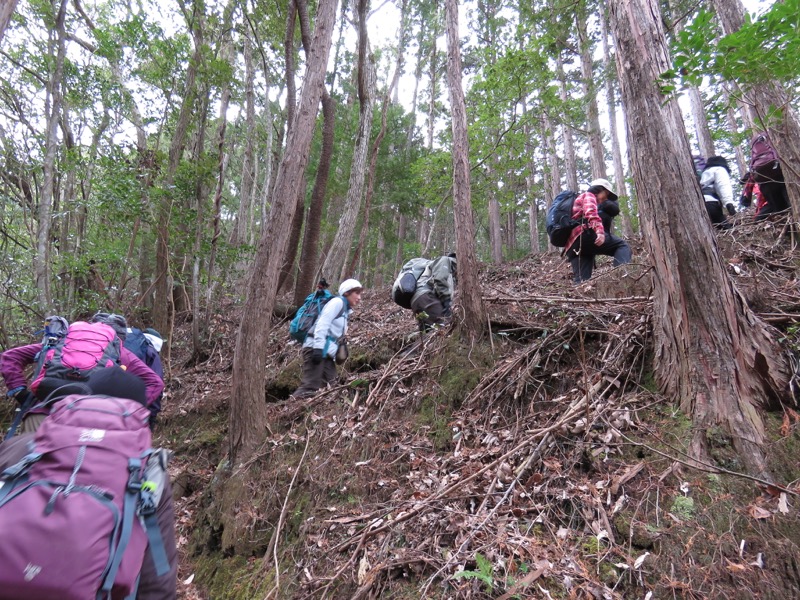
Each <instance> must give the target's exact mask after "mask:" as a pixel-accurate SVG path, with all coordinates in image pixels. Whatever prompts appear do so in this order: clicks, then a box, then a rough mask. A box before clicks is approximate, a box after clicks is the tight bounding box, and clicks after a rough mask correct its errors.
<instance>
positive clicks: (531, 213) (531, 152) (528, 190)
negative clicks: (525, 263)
mask: <svg viewBox="0 0 800 600" xmlns="http://www.w3.org/2000/svg"><path fill="white" fill-rule="evenodd" d="M527 104H528V103H527V102H525V103H523V106H522V110H523V115H524V116H525V151H526V153H527V155H528V172H527V174H526V175H525V197H526V198H527V199H528V231H529V234H530V239H531V245H530V251H531V254H539V252H541V251H542V249H541V246H540V245H539V203H538V201H537V199H536V197H535V196H534V183H535V181H536V148H534V146H533V142H532V138H533V134H534V130H533V128H532V126H531V123H530V121H529V120H528V106H527ZM546 170H547V169H543V171H546Z"/></svg>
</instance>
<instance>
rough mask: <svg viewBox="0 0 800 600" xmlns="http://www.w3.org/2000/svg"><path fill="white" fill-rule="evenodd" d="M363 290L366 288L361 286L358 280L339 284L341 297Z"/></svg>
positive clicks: (347, 280)
mask: <svg viewBox="0 0 800 600" xmlns="http://www.w3.org/2000/svg"><path fill="white" fill-rule="evenodd" d="M363 289H364V286H362V285H361V283H360V282H359V281H358V279H345V280H344V281H343V282H342V283H341V284H339V295H340V296H344V295H345V294H346V293H347V292H352V291H353V290H363Z"/></svg>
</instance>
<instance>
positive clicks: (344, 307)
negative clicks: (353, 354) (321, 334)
mask: <svg viewBox="0 0 800 600" xmlns="http://www.w3.org/2000/svg"><path fill="white" fill-rule="evenodd" d="M339 298H341V299H342V310H340V311H339V314H338V315H336V317H335V318H334V319H333V321H335V320H336V319H338V318H339V317H341V316H342V315H344V320H345V322H346V321H347V309H348V308H350V303H349V302H348V301H347V298H345V297H344V296H339ZM333 321H331V323H333ZM345 329H347V324H346V323H345ZM338 339H339V338H337V337H333V336H332V335H329V336H326V337H325V346H324V347H323V348H322V356H323V357H325V356H328V346H330V345H331V342H335V341H336V340H338Z"/></svg>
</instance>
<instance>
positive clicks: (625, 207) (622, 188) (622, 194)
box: [600, 6, 633, 238]
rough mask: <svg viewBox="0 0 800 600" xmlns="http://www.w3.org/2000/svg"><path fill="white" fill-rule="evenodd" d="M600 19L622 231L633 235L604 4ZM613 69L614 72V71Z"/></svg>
mask: <svg viewBox="0 0 800 600" xmlns="http://www.w3.org/2000/svg"><path fill="white" fill-rule="evenodd" d="M602 13H603V14H602V18H601V19H600V36H601V37H602V38H603V71H604V72H605V73H606V97H607V99H608V128H609V130H610V133H611V156H612V157H613V158H614V179H613V182H614V186H615V187H616V190H615V191H616V192H617V196H619V200H620V204H622V211H621V212H622V232H623V233H624V234H625V237H627V238H630V237H632V236H633V224H632V223H631V212H632V210H633V206H632V205H631V201H630V196H629V195H628V185H627V183H626V182H625V170H624V167H623V165H622V149H621V144H620V143H619V130H618V129H617V94H616V82H617V78H616V77H615V75H616V70H615V69H614V64H613V62H612V59H611V51H610V49H609V46H608V10H607V7H606V6H604V8H603V11H602ZM612 70H613V72H612Z"/></svg>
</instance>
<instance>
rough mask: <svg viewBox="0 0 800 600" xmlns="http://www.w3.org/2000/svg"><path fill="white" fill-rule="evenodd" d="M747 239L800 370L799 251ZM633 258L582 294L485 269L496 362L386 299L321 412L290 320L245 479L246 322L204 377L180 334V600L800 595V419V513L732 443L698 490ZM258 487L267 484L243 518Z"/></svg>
mask: <svg viewBox="0 0 800 600" xmlns="http://www.w3.org/2000/svg"><path fill="white" fill-rule="evenodd" d="M734 231H735V237H734V235H732V234H731V233H724V234H720V238H719V241H720V247H721V249H722V250H723V252H724V254H725V259H726V264H727V268H728V269H729V270H730V273H731V275H732V276H733V277H734V278H735V280H736V282H737V286H738V288H739V289H740V290H741V292H742V293H743V294H744V296H745V297H746V298H747V300H748V302H749V304H750V305H751V307H752V308H753V309H754V310H755V311H756V312H757V313H758V314H759V315H761V317H762V318H764V319H765V320H767V321H768V322H770V323H771V324H772V325H773V326H775V327H776V335H777V336H778V337H779V338H780V339H781V342H782V344H783V346H784V348H785V350H786V352H787V353H789V354H790V355H791V356H792V357H794V356H796V355H797V350H798V348H800V339H799V338H798V331H799V328H798V325H797V323H798V322H800V321H799V319H800V289H798V281H797V277H796V275H797V268H798V260H797V254H796V252H794V250H793V247H792V242H791V239H790V238H789V237H788V236H787V235H786V232H785V230H784V229H783V227H782V225H781V224H780V223H764V224H759V225H753V224H746V223H740V224H739V225H738V226H737V228H736V229H735V230H734ZM634 253H635V256H634V261H635V262H634V264H631V265H626V266H624V267H620V268H612V267H611V266H610V264H608V263H603V264H600V265H599V268H598V269H597V270H596V276H595V278H594V279H593V280H592V281H591V282H589V283H587V284H583V285H582V286H579V287H577V288H576V287H574V286H573V285H572V284H571V283H570V281H569V267H568V265H566V264H565V263H564V262H562V261H561V260H560V259H559V258H558V256H557V255H544V256H540V257H532V258H528V259H525V260H522V261H519V262H515V263H509V264H504V265H502V266H485V267H484V268H483V270H482V273H481V281H482V286H483V289H482V290H481V293H482V294H483V296H484V298H485V300H486V303H487V306H488V308H489V312H490V317H489V318H490V321H491V326H492V335H491V337H490V338H489V337H487V339H485V340H481V341H479V342H475V343H472V342H470V341H469V338H468V337H467V336H466V335H465V334H464V333H463V331H462V328H461V326H460V319H459V314H458V312H457V313H456V316H455V318H454V322H453V323H452V324H451V325H450V326H448V327H445V328H442V329H440V330H438V331H436V332H434V333H432V334H429V335H427V336H426V337H425V338H424V339H422V340H420V339H419V336H418V334H417V328H416V324H415V322H414V320H413V317H412V316H411V313H410V311H405V310H403V309H401V308H400V307H398V306H396V305H394V304H393V303H391V300H390V299H389V290H388V286H384V287H383V288H381V289H374V290H368V291H367V292H366V293H365V295H364V302H363V303H362V306H361V307H360V308H359V310H358V312H357V313H356V314H355V318H354V319H353V320H352V321H351V332H350V335H349V344H350V349H351V354H350V358H349V360H348V362H347V363H346V364H345V367H344V369H342V370H341V371H340V374H341V377H340V380H339V382H338V385H336V386H334V387H332V388H329V389H328V390H326V391H323V392H320V393H319V394H318V395H317V396H315V397H314V398H311V399H308V400H304V401H289V400H287V398H288V395H289V393H290V392H291V391H292V390H293V389H294V387H296V385H297V384H298V382H299V374H300V358H299V347H298V346H297V345H296V344H294V343H289V341H288V334H287V324H286V322H285V321H282V322H278V320H277V319H276V320H275V321H274V323H273V325H274V327H273V328H272V330H271V331H265V335H267V336H269V340H270V343H271V344H272V346H273V347H274V349H275V350H274V352H273V353H272V355H271V357H270V361H269V364H268V365H267V380H266V388H265V401H266V402H268V403H269V410H270V425H269V428H268V430H267V431H265V432H264V444H263V447H262V448H261V450H260V451H259V452H258V453H257V455H256V456H255V457H254V458H253V459H252V460H251V461H249V462H248V463H247V464H244V465H236V466H231V465H229V464H228V463H227V462H226V449H227V446H226V429H227V407H228V405H229V402H230V398H229V394H230V377H231V366H232V360H233V344H234V340H235V335H236V330H237V324H238V319H239V318H240V314H239V312H238V309H237V308H236V305H235V304H233V303H232V304H231V307H230V310H229V311H226V313H225V314H223V315H218V316H216V317H215V318H214V319H213V331H212V344H211V346H210V347H209V356H210V358H208V359H207V360H206V361H204V362H202V363H201V364H194V365H190V364H189V363H188V348H189V343H188V335H189V327H188V325H185V327H184V326H182V327H181V328H180V329H179V330H177V331H176V334H175V336H174V339H173V340H172V341H173V344H174V351H173V353H174V357H175V358H176V360H175V362H174V364H173V371H172V379H171V382H170V385H169V390H168V396H167V400H166V401H165V406H166V408H165V414H164V419H163V421H162V425H161V429H160V432H159V436H158V437H159V441H160V443H162V444H164V445H166V446H169V447H171V448H172V449H174V450H175V453H176V459H175V462H174V463H173V465H172V470H173V477H174V480H175V484H176V485H175V488H176V489H175V492H176V496H177V498H178V526H179V543H180V547H181V553H182V567H181V574H180V582H179V587H180V590H181V597H182V598H209V599H213V600H221V599H224V598H225V599H227V598H231V599H247V600H249V599H262V598H279V599H289V598H337V599H339V598H363V599H366V598H387V599H388V598H393V599H412V598H413V599H417V598H448V599H462V598H464V599H466V598H470V599H472V598H502V599H504V600H505V599H509V598H598V599H599V598H638V599H641V598H752V597H759V598H790V597H800V567H799V566H798V565H800V547H799V546H798V543H799V542H800V526H798V510H797V507H798V505H800V502H798V498H797V495H796V494H797V491H798V489H800V488H798V486H797V485H796V481H797V480H798V478H800V465H798V458H797V456H798V452H797V447H798V444H797V442H798V434H797V421H798V416H797V413H795V412H794V411H793V410H792V408H791V407H792V405H793V401H792V400H791V399H790V398H787V399H786V407H785V410H784V411H783V412H781V413H775V414H771V415H769V416H768V418H767V423H768V427H769V430H770V439H771V443H770V449H769V452H770V457H771V461H772V464H771V467H772V469H773V472H774V473H775V474H776V477H778V478H779V479H780V483H781V484H782V485H784V486H785V487H786V490H787V491H781V490H779V489H776V488H774V487H773V488H769V487H764V486H760V485H758V484H757V483H756V482H754V481H752V480H749V479H747V478H745V477H742V476H740V475H738V473H739V471H740V470H741V467H740V465H739V462H738V459H737V457H736V455H735V453H734V452H733V450H732V448H731V444H730V440H729V439H728V438H727V437H726V435H725V434H724V433H723V432H722V431H719V432H711V436H710V437H711V439H712V440H713V446H714V447H713V452H714V459H715V460H716V465H715V466H716V467H720V468H721V469H715V468H709V469H707V470H705V471H699V470H695V469H689V468H687V466H686V465H685V463H686V461H687V456H686V453H685V452H686V448H687V445H688V441H689V439H690V438H691V427H692V424H691V421H690V420H689V419H687V418H686V416H684V415H682V414H681V413H680V412H678V410H677V408H676V405H677V403H676V402H675V399H673V398H665V397H663V396H662V395H661V394H660V393H659V391H658V390H657V389H656V387H655V385H654V383H653V381H654V378H653V364H652V357H651V345H652V344H651V342H652V336H653V327H652V319H651V315H652V302H651V299H650V288H651V282H650V277H651V273H650V271H649V268H648V267H647V260H646V257H645V256H644V250H643V248H642V244H641V243H634ZM460 293H465V290H461V291H460ZM184 328H185V331H184ZM183 336H185V339H183ZM184 355H185V358H182V357H184ZM796 363H797V361H796V360H794V363H793V364H796ZM237 470H246V472H247V475H248V478H247V480H248V481H249V483H248V484H247V485H246V486H244V488H245V489H240V490H238V491H237V495H238V500H237V501H236V506H237V507H238V508H237V510H236V514H233V515H231V514H225V513H224V511H223V510H222V506H223V505H226V506H228V505H230V503H229V501H230V498H223V495H225V494H230V493H232V492H231V491H230V486H228V487H225V481H226V480H227V479H228V478H229V477H230V476H231V473H232V472H235V471H237Z"/></svg>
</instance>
